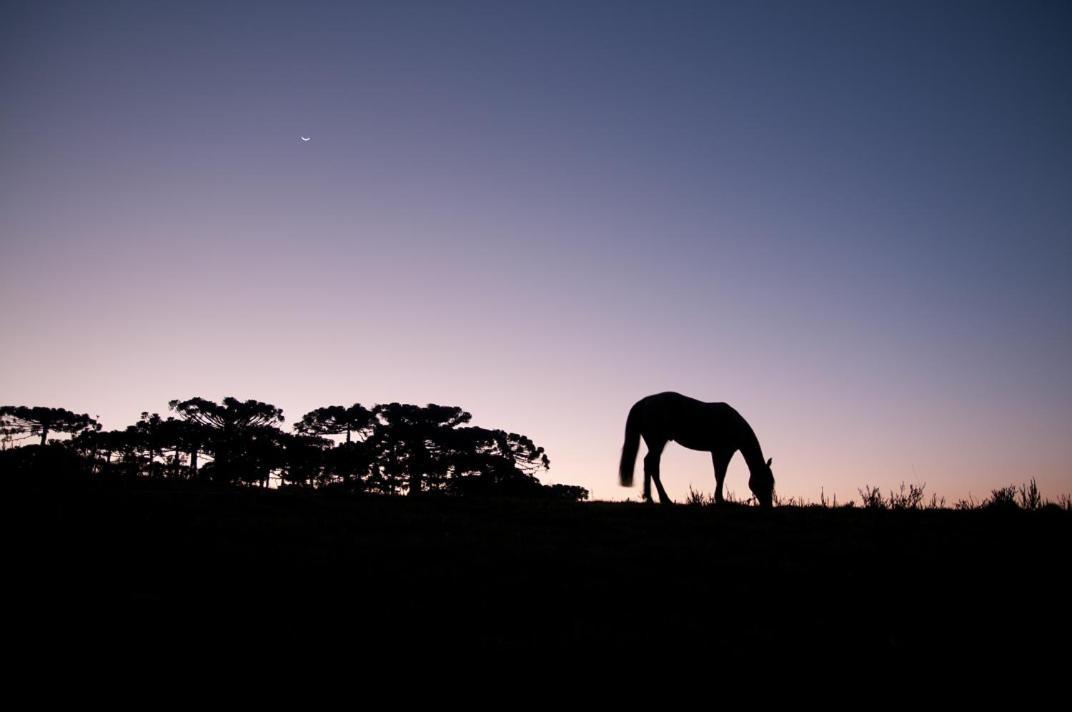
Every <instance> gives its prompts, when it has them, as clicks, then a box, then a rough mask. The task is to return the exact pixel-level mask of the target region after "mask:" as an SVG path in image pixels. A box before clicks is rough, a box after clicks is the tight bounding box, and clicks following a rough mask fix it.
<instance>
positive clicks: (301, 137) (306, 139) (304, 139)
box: [299, 136, 313, 141]
mask: <svg viewBox="0 0 1072 712" xmlns="http://www.w3.org/2000/svg"><path fill="white" fill-rule="evenodd" d="M299 138H300V139H301V140H302V141H311V140H312V138H313V137H312V136H310V137H309V138H305V137H304V136H299Z"/></svg>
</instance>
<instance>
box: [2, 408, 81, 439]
mask: <svg viewBox="0 0 1072 712" xmlns="http://www.w3.org/2000/svg"><path fill="white" fill-rule="evenodd" d="M94 429H100V424H98V423H97V421H96V420H94V419H93V418H90V417H89V416H88V415H87V414H85V413H82V414H81V415H79V414H78V413H72V412H71V411H69V410H66V409H65V408H45V407H41V406H35V407H29V406H24V405H5V406H0V430H2V432H3V434H4V435H5V436H8V437H12V438H15V437H18V436H20V435H22V436H24V437H31V436H36V435H40V436H41V444H42V445H44V444H45V443H47V442H48V436H49V434H50V433H69V434H70V435H77V434H78V433H80V432H82V431H84V430H94Z"/></svg>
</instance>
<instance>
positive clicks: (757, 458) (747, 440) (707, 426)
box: [618, 392, 774, 507]
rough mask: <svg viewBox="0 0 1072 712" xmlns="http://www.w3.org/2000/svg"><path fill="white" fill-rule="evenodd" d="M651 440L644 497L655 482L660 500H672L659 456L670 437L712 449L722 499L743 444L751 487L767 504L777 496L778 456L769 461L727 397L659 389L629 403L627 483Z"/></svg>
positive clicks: (647, 497)
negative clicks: (717, 399)
mask: <svg viewBox="0 0 1072 712" xmlns="http://www.w3.org/2000/svg"><path fill="white" fill-rule="evenodd" d="M641 437H643V438H644V444H645V445H647V446H648V454H647V455H645V456H644V500H645V501H647V502H651V501H652V499H651V482H652V480H654V481H655V488H656V489H657V490H659V501H660V502H662V503H663V504H672V502H671V501H670V498H669V497H667V496H666V490H664V489H663V483H662V482H661V481H660V480H659V457H660V456H661V455H662V453H663V447H664V446H665V445H666V443H667V442H670V441H672V440H676V441H677V442H679V443H681V444H682V445H683V446H685V447H687V448H689V449H690V450H707V451H709V452H710V453H711V460H712V462H713V463H714V465H715V502H716V503H718V504H721V503H722V502H723V501H724V500H723V498H722V483H723V481H724V480H725V479H726V470H727V468H728V467H729V464H730V458H732V457H733V453H735V452H737V451H738V450H740V451H741V454H742V455H743V456H744V460H745V462H746V463H748V470H749V472H750V473H751V476H750V477H749V478H748V488H749V489H750V490H752V494H754V495H755V497H756V500H757V501H758V502H759V503H760V505H762V506H764V507H770V506H771V504H772V501H773V499H774V474H773V473H772V472H771V462H772V460H767V461H766V462H764V461H763V451H762V450H761V449H760V447H759V440H758V439H756V434H755V433H754V432H753V431H752V426H751V425H749V424H748V421H746V420H745V419H744V418H742V417H741V414H740V413H738V412H737V411H736V410H734V409H733V408H731V407H730V406H728V405H726V404H725V403H704V402H703V401H698V400H696V399H695V398H689V397H688V396H683V395H681V394H680V393H670V392H668V393H656V394H655V395H651V396H647V397H646V398H641V399H640V400H638V401H637V402H636V403H634V404H633V407H632V408H630V409H629V417H628V418H627V419H626V421H625V445H623V446H622V462H621V465H620V466H619V468H618V475H619V478H620V479H621V483H622V486H623V487H632V486H633V467H634V465H635V464H636V456H637V449H638V448H639V447H640V438H641Z"/></svg>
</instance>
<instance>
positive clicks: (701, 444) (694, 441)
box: [670, 434, 711, 450]
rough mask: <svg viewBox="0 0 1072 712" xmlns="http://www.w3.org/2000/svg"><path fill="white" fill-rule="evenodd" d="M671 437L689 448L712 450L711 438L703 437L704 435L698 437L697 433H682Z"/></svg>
mask: <svg viewBox="0 0 1072 712" xmlns="http://www.w3.org/2000/svg"><path fill="white" fill-rule="evenodd" d="M670 439H671V440H673V441H674V442H676V443H677V444H678V445H680V446H681V447H686V448H688V449H689V450H710V449H711V439H710V438H702V437H698V436H696V435H691V434H688V435H685V434H682V435H678V436H676V437H673V438H670Z"/></svg>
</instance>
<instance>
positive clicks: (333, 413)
mask: <svg viewBox="0 0 1072 712" xmlns="http://www.w3.org/2000/svg"><path fill="white" fill-rule="evenodd" d="M375 422H376V417H375V416H374V415H373V414H372V411H370V410H369V409H368V408H366V407H364V406H363V405H361V404H360V403H354V404H353V405H351V406H349V407H347V406H343V405H329V406H325V407H323V408H317V409H316V410H311V411H309V412H308V413H306V414H305V415H303V416H302V419H301V420H299V421H298V422H297V423H295V424H294V429H295V430H297V431H298V432H299V433H301V434H302V435H318V436H321V437H323V436H324V435H346V442H351V440H352V438H353V435H354V434H357V435H358V436H359V437H361V439H364V438H366V437H368V435H369V434H370V433H371V432H372V426H373V424H374V423H375Z"/></svg>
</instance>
